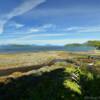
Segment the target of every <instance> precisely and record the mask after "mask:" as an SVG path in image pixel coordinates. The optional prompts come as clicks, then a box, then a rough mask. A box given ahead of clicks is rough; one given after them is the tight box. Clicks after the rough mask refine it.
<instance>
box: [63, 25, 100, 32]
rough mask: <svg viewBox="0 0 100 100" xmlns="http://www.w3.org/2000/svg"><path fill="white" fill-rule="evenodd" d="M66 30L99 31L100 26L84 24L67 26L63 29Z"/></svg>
mask: <svg viewBox="0 0 100 100" xmlns="http://www.w3.org/2000/svg"><path fill="white" fill-rule="evenodd" d="M64 31H66V32H78V33H82V32H84V33H87V32H89V33H90V32H100V26H85V27H69V28H66V29H64Z"/></svg>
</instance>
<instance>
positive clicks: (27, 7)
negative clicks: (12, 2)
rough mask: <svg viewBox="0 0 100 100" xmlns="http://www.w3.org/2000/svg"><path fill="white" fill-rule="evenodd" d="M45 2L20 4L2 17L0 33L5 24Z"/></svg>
mask: <svg viewBox="0 0 100 100" xmlns="http://www.w3.org/2000/svg"><path fill="white" fill-rule="evenodd" d="M45 1H46V0H25V1H24V3H22V4H20V5H19V6H18V7H16V8H15V9H13V10H12V11H11V12H10V13H8V14H6V15H3V18H2V19H1V20H0V33H3V31H4V26H5V24H6V23H7V22H8V21H9V20H10V19H12V18H13V17H15V16H20V15H23V14H24V13H27V12H28V11H30V10H31V9H33V8H35V7H37V6H38V5H40V4H41V3H44V2H45Z"/></svg>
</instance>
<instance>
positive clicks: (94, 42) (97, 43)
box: [65, 40, 100, 50]
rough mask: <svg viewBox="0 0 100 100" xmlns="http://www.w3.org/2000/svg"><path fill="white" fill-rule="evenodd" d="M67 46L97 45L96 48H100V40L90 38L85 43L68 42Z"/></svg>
mask: <svg viewBox="0 0 100 100" xmlns="http://www.w3.org/2000/svg"><path fill="white" fill-rule="evenodd" d="M65 46H67V47H68V46H72V47H80V46H90V47H95V48H96V49H98V50H100V41H99V40H90V41H87V42H85V43H82V44H81V43H72V44H66V45H65Z"/></svg>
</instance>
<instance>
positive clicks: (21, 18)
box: [0, 0, 100, 45]
mask: <svg viewBox="0 0 100 100" xmlns="http://www.w3.org/2000/svg"><path fill="white" fill-rule="evenodd" d="M87 40H100V0H0V44H38V45H45V44H53V45H64V44H66V43H75V42H78V43H83V42H85V41H87Z"/></svg>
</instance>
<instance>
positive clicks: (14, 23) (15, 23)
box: [8, 22, 24, 29]
mask: <svg viewBox="0 0 100 100" xmlns="http://www.w3.org/2000/svg"><path fill="white" fill-rule="evenodd" d="M8 26H10V27H14V28H16V29H19V28H22V27H24V25H23V24H20V23H17V22H12V23H10V24H9V25H8Z"/></svg>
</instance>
